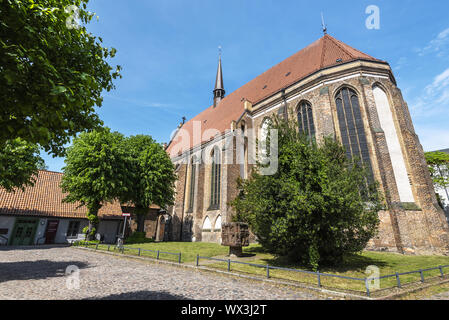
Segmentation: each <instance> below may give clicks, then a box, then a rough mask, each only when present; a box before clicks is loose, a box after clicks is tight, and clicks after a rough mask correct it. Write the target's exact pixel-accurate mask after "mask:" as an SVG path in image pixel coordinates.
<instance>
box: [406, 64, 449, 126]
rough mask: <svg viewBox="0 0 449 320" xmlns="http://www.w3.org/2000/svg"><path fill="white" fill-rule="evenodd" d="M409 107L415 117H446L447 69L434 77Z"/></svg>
mask: <svg viewBox="0 0 449 320" xmlns="http://www.w3.org/2000/svg"><path fill="white" fill-rule="evenodd" d="M411 106H412V107H411V112H412V114H413V115H414V116H415V117H419V118H421V117H430V116H436V115H438V114H441V115H443V114H444V115H445V116H446V117H448V115H449V68H448V69H446V70H444V71H443V72H442V73H440V74H439V75H437V76H435V77H434V79H433V81H432V83H431V84H429V85H427V86H426V87H425V88H424V90H423V93H422V95H421V96H420V97H419V98H418V99H417V100H416V101H415V102H414V103H413V104H411ZM448 120H449V119H448ZM448 123H449V122H448Z"/></svg>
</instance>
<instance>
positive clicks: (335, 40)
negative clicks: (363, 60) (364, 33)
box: [327, 35, 379, 60]
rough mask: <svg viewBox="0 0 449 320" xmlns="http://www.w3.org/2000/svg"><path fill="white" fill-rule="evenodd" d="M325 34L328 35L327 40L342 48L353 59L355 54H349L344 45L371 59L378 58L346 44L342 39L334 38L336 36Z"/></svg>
mask: <svg viewBox="0 0 449 320" xmlns="http://www.w3.org/2000/svg"><path fill="white" fill-rule="evenodd" d="M327 36H328V38H329V40H331V41H332V42H334V43H335V45H337V46H338V47H339V48H340V49H342V50H343V51H344V52H346V53H347V54H348V55H349V56H350V57H351V58H353V59H355V58H356V56H354V55H353V54H351V53H350V52H349V51H348V49H347V48H346V47H350V48H351V49H352V50H354V51H357V52H358V53H360V54H362V55H364V56H368V57H370V58H371V59H375V60H379V59H376V58H374V57H373V56H371V55H369V54H367V53H365V52H363V51H360V50H359V49H356V48H354V47H353V46H350V45H348V44H346V43H344V42H342V41H340V40H338V39H336V38H334V37H332V36H330V35H327Z"/></svg>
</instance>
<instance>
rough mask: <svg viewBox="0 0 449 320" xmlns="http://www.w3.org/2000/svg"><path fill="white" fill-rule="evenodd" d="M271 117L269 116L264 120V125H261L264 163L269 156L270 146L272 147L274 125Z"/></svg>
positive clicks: (261, 149)
mask: <svg viewBox="0 0 449 320" xmlns="http://www.w3.org/2000/svg"><path fill="white" fill-rule="evenodd" d="M272 124H273V123H272V121H271V119H269V118H267V119H265V120H264V121H263V122H262V126H261V127H260V141H259V143H260V146H259V152H260V160H261V162H262V163H264V162H265V161H266V160H267V158H268V157H269V153H270V152H269V150H270V149H269V148H270V129H271V126H272Z"/></svg>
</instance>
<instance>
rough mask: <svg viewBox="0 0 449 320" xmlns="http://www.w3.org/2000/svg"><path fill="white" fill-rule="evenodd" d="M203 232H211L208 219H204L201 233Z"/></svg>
mask: <svg viewBox="0 0 449 320" xmlns="http://www.w3.org/2000/svg"><path fill="white" fill-rule="evenodd" d="M204 230H209V231H210V230H212V224H211V223H210V219H209V217H206V218H205V219H204V222H203V231H204Z"/></svg>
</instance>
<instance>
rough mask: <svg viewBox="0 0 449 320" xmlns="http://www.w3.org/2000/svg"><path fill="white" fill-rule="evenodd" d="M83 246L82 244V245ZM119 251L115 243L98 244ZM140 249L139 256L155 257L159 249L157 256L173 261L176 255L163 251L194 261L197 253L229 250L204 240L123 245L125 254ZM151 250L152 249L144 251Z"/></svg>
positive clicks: (176, 257)
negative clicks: (179, 254)
mask: <svg viewBox="0 0 449 320" xmlns="http://www.w3.org/2000/svg"><path fill="white" fill-rule="evenodd" d="M82 246H84V245H82ZM95 246H96V244H91V245H89V246H88V247H89V248H95ZM108 247H109V249H110V251H114V252H119V251H118V249H117V248H116V247H115V245H110V246H109V245H107V244H100V245H98V250H108ZM132 248H135V249H138V248H140V249H142V250H141V252H140V255H141V256H145V257H150V258H156V257H157V252H153V251H157V250H159V251H160V253H159V258H160V259H161V260H168V261H175V262H178V256H177V255H171V254H167V253H164V252H170V253H175V254H178V253H181V262H183V263H184V262H194V261H196V255H197V254H199V255H200V256H202V257H214V256H220V255H226V254H228V252H229V248H228V247H224V246H221V245H219V244H216V243H204V242H158V243H137V244H131V245H125V251H124V253H125V254H130V255H138V253H139V251H138V250H135V249H132ZM144 250H153V251H144Z"/></svg>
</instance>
